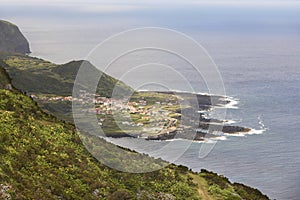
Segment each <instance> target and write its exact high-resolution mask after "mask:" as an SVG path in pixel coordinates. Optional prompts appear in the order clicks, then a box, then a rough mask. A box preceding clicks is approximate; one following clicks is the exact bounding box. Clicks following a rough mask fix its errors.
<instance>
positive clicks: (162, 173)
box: [0, 70, 267, 200]
mask: <svg viewBox="0 0 300 200" xmlns="http://www.w3.org/2000/svg"><path fill="white" fill-rule="evenodd" d="M0 75H1V77H3V76H5V71H4V70H1V73H0ZM0 130H1V132H0V152H1V154H0V161H1V165H0V187H1V190H0V197H3V198H7V199H116V200H117V199H118V200H122V199H267V197H266V196H263V195H262V194H261V193H260V192H259V191H258V190H255V189H252V188H250V187H246V186H244V185H241V184H231V183H230V182H229V181H228V180H227V179H224V178H222V177H220V176H218V175H217V174H214V173H210V172H207V171H203V172H201V173H199V174H198V173H194V172H191V171H189V170H188V169H187V168H186V167H182V166H175V165H169V166H168V167H166V168H164V169H161V170H158V171H155V172H152V173H146V174H129V173H122V172H118V171H116V170H113V169H110V168H108V167H106V166H104V165H103V164H101V163H100V162H98V161H97V160H96V159H94V158H93V157H92V156H91V155H90V154H89V152H87V150H86V149H85V148H84V146H83V145H82V143H81V140H80V138H79V136H78V134H77V133H76V131H75V128H74V126H73V125H71V124H66V123H63V122H61V121H59V120H57V119H56V118H55V117H52V116H51V115H48V114H46V113H44V112H43V111H41V110H40V109H39V107H38V106H37V104H36V103H35V102H34V101H33V100H32V99H31V98H30V97H28V96H25V95H23V94H22V93H20V92H18V91H15V90H14V91H12V90H4V89H0ZM91 138H92V139H93V141H95V142H96V143H98V145H97V147H98V148H101V149H100V151H99V152H102V151H108V150H110V149H111V148H112V144H110V143H107V142H105V141H104V140H101V139H99V138H94V137H92V136H89V135H88V134H86V135H85V137H84V138H81V139H83V140H90V139H91ZM127 152H128V153H127V154H123V155H122V157H123V158H124V160H128V162H134V160H137V159H145V161H152V162H149V165H153V164H154V165H160V164H161V163H162V162H164V161H161V160H154V159H151V158H149V157H147V156H146V155H141V154H138V153H135V152H131V151H127ZM124 160H122V162H123V161H124ZM114 162H118V161H114ZM249 197H251V198H249Z"/></svg>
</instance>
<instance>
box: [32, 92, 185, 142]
mask: <svg viewBox="0 0 300 200" xmlns="http://www.w3.org/2000/svg"><path fill="white" fill-rule="evenodd" d="M31 97H32V98H39V100H41V101H44V102H49V103H50V102H51V103H60V102H69V103H70V102H72V101H76V102H80V103H81V104H82V105H85V104H91V103H93V105H95V106H94V108H85V107H84V106H83V108H82V113H95V114H96V115H97V118H98V125H99V126H100V127H101V128H102V129H103V130H104V131H112V132H116V131H117V129H119V130H120V129H121V130H122V131H124V132H128V133H130V134H134V135H137V136H139V137H140V136H141V137H143V136H145V137H147V136H149V135H156V134H165V133H169V132H174V131H176V129H177V127H178V125H179V119H180V114H179V113H176V112H174V109H173V108H178V106H179V104H178V101H177V100H176V99H175V98H174V97H172V98H167V99H162V98H157V99H156V98H153V97H152V98H151V99H150V101H148V99H149V97H147V96H143V95H140V96H135V98H133V99H134V100H132V99H129V100H128V99H127V98H108V97H103V96H100V95H98V94H96V95H93V94H91V93H89V92H87V91H85V90H80V93H79V96H78V98H73V97H72V96H42V97H38V96H37V95H31ZM153 99H155V100H157V101H154V100H153ZM116 124H117V126H116Z"/></svg>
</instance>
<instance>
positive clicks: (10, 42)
mask: <svg viewBox="0 0 300 200" xmlns="http://www.w3.org/2000/svg"><path fill="white" fill-rule="evenodd" d="M0 30H1V31H0V52H9V53H20V54H28V53H30V49H29V43H28V41H27V39H26V38H25V37H24V35H23V34H22V33H21V31H20V29H19V28H18V27H17V26H16V25H14V24H12V23H10V22H7V21H4V20H0Z"/></svg>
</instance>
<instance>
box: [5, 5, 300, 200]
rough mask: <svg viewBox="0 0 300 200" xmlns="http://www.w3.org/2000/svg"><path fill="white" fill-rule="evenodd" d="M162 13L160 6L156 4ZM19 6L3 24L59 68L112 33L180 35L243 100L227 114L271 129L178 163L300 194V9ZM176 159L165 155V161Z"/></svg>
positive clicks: (282, 194)
mask: <svg viewBox="0 0 300 200" xmlns="http://www.w3.org/2000/svg"><path fill="white" fill-rule="evenodd" d="M156 6H157V5H156ZM66 8H67V7H62V8H56V7H55V6H52V7H39V6H30V5H27V7H24V6H23V7H22V6H21V5H19V6H15V5H6V6H3V7H1V8H0V18H3V19H7V20H10V21H12V22H14V23H16V24H18V25H19V27H21V29H22V31H23V32H24V33H25V35H26V37H27V38H28V39H29V41H30V44H31V49H32V51H33V54H32V55H33V56H38V57H42V58H44V59H48V60H50V61H53V62H56V63H64V62H67V61H69V60H73V59H80V58H84V57H85V56H86V55H87V53H88V52H89V51H90V50H91V49H92V48H93V47H94V46H95V45H96V44H98V43H99V42H101V41H102V40H104V39H105V38H106V37H108V36H110V35H111V34H114V33H117V32H119V31H122V30H126V29H129V28H136V27H141V26H162V27H167V28H173V29H176V30H179V31H182V32H184V33H186V34H188V35H189V36H191V37H193V38H195V39H196V40H197V41H198V42H200V43H201V44H202V45H203V46H204V47H205V48H206V49H207V50H208V52H209V53H210V55H211V56H212V57H213V59H214V61H215V62H216V64H217V65H218V67H219V70H220V72H221V75H222V77H223V80H224V84H225V88H226V92H227V94H228V95H229V96H233V97H235V98H238V99H239V100H240V103H239V105H238V106H239V109H233V110H228V115H227V116H228V118H230V119H234V120H236V121H238V125H244V126H249V127H253V128H256V129H259V128H260V124H259V122H260V120H261V122H262V123H263V124H264V125H265V127H267V131H265V132H264V133H263V134H261V135H248V136H245V137H228V138H227V140H225V141H219V142H218V143H217V144H216V146H215V148H214V149H213V150H212V152H211V153H210V154H209V155H208V156H207V157H205V158H201V159H200V158H199V147H200V146H201V144H199V143H194V144H192V145H191V147H190V148H189V150H188V151H187V152H185V154H184V155H183V156H182V157H181V158H180V159H179V160H177V161H176V163H178V164H184V165H187V166H189V167H191V168H192V169H193V170H195V171H198V170H200V169H201V168H206V169H208V170H212V171H214V172H217V173H220V174H223V175H225V176H227V177H229V179H230V180H231V181H236V182H241V183H244V184H247V185H250V186H253V187H256V188H259V189H260V190H261V191H262V192H264V193H265V194H267V195H268V196H270V197H271V198H276V199H293V200H297V199H299V196H300V192H299V187H300V145H299V144H300V131H299V130H300V123H299V121H300V12H299V11H300V7H299V5H298V4H295V5H291V6H259V5H256V6H215V5H214V6H212V5H210V6H207V5H206V6H203V5H197V6H195V5H194V6H191V5H185V7H181V6H176V5H175V6H173V7H172V6H157V7H155V5H151V6H149V7H147V9H144V10H143V9H142V10H139V9H137V10H133V11H130V12H129V11H120V12H104V13H103V12H101V11H99V12H83V11H82V10H80V9H79V8H77V7H76V9H66ZM168 157H169V158H170V160H171V157H172V154H171V153H169V154H168V153H166V155H165V157H164V158H165V159H168Z"/></svg>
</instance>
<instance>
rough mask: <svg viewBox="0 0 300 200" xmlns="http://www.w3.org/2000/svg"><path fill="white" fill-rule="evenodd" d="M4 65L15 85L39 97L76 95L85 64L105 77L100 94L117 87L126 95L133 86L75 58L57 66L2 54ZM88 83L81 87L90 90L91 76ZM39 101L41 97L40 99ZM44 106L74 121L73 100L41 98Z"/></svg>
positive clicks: (20, 56) (100, 82)
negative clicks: (82, 67)
mask: <svg viewBox="0 0 300 200" xmlns="http://www.w3.org/2000/svg"><path fill="white" fill-rule="evenodd" d="M0 59H3V62H2V63H0V66H2V67H4V68H5V69H6V70H7V72H8V73H9V75H10V77H11V79H12V84H13V85H14V87H15V88H17V89H19V90H21V91H23V92H26V93H27V94H34V95H37V96H39V97H43V96H45V95H47V96H49V95H50V96H55V95H56V96H72V92H73V86H74V81H75V78H76V75H77V72H78V70H79V68H80V66H81V65H82V64H83V66H84V67H85V68H86V69H87V70H89V71H90V72H92V73H93V74H97V75H98V76H99V77H100V76H101V79H100V81H99V84H98V88H97V94H99V95H101V96H105V97H111V95H112V92H113V89H114V87H116V88H117V89H118V94H119V95H121V96H122V95H123V94H125V93H127V92H128V91H132V89H131V88H130V87H128V86H126V85H125V84H124V83H122V82H120V81H118V80H116V79H114V78H113V77H111V76H109V75H107V74H104V73H102V72H101V71H99V70H98V69H97V68H96V67H94V66H93V65H92V64H91V63H89V62H87V61H71V62H69V63H66V64H63V65H56V64H53V63H51V62H48V61H45V60H42V59H38V58H33V57H30V56H25V55H12V54H7V53H6V54H3V53H2V54H0ZM85 80H87V83H83V85H80V89H83V90H89V87H88V86H89V85H90V83H89V82H88V81H89V80H90V79H89V77H87V78H86V79H85ZM37 101H38V99H37ZM38 103H39V105H40V107H42V108H43V109H44V110H46V111H48V112H49V113H51V114H54V115H55V116H57V117H59V118H60V119H62V120H66V121H69V122H72V117H71V116H72V115H71V111H72V105H71V103H70V102H56V103H53V102H43V101H38Z"/></svg>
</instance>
